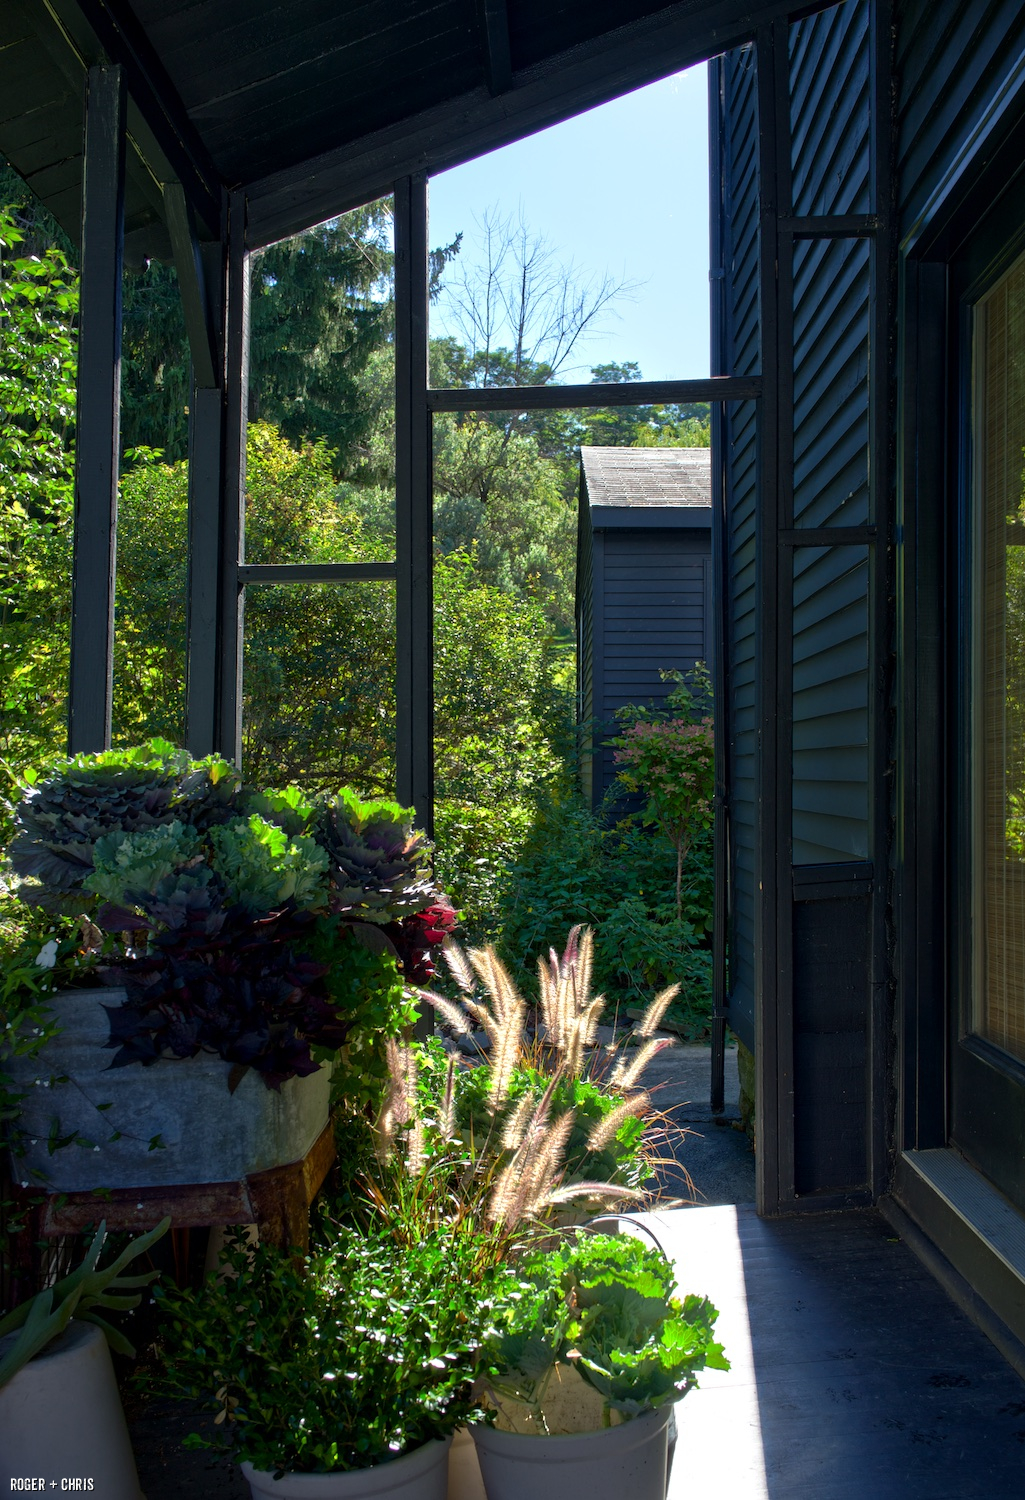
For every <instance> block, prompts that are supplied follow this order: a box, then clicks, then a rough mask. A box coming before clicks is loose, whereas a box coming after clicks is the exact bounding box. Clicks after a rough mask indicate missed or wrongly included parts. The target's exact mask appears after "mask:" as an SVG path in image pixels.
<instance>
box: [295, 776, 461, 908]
mask: <svg viewBox="0 0 1025 1500" xmlns="http://www.w3.org/2000/svg"><path fill="white" fill-rule="evenodd" d="M316 838H317V842H318V843H319V844H320V845H321V847H322V848H324V849H325V850H326V851H327V854H328V858H329V860H330V875H331V880H332V883H333V885H334V892H333V895H332V906H333V907H334V908H335V910H336V911H340V912H343V913H346V914H349V915H351V916H352V917H353V918H355V919H358V920H360V921H364V922H376V923H380V924H384V925H386V924H387V923H389V922H392V921H396V920H401V919H402V918H403V917H406V916H410V915H412V914H413V913H415V912H418V911H422V910H423V909H424V908H425V907H428V906H430V905H431V903H432V902H433V900H434V899H435V897H436V895H437V888H436V886H435V885H434V881H433V876H432V871H431V846H430V844H429V843H428V842H427V839H426V837H425V836H424V834H422V833H417V832H414V829H413V813H412V810H411V809H409V808H405V807H400V806H399V804H398V803H397V802H361V801H360V799H359V798H358V797H357V796H356V795H355V794H354V793H353V792H351V791H349V789H348V788H347V787H343V788H342V790H341V792H339V793H338V795H337V796H335V797H332V798H330V799H328V800H326V801H325V802H324V803H323V805H322V807H321V810H320V815H319V817H318V819H317V825H316Z"/></svg>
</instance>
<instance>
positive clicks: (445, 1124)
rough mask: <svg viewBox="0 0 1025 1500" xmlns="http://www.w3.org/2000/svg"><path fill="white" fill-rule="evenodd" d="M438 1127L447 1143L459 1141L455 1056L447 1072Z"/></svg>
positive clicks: (450, 1058)
mask: <svg viewBox="0 0 1025 1500" xmlns="http://www.w3.org/2000/svg"><path fill="white" fill-rule="evenodd" d="M438 1127H439V1129H440V1130H441V1133H442V1137H443V1138H444V1139H445V1140H446V1141H454V1140H456V1139H457V1137H458V1134H459V1132H458V1129H457V1127H456V1059H455V1056H454V1055H453V1056H450V1057H449V1060H448V1067H447V1068H446V1070H445V1091H444V1093H443V1094H442V1096H441V1110H440V1112H439V1117H438Z"/></svg>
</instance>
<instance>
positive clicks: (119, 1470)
mask: <svg viewBox="0 0 1025 1500" xmlns="http://www.w3.org/2000/svg"><path fill="white" fill-rule="evenodd" d="M11 1337H12V1338H14V1337H16V1335H11ZM3 1342H4V1343H6V1342H7V1341H6V1340H4V1341H3ZM30 1478H33V1479H37V1480H38V1479H41V1480H43V1488H44V1489H45V1490H46V1492H47V1494H49V1493H50V1484H51V1481H52V1482H53V1484H54V1490H55V1492H56V1493H59V1492H60V1490H61V1483H62V1481H63V1480H68V1479H89V1480H91V1481H92V1485H91V1488H92V1490H93V1492H94V1494H96V1495H97V1496H101V1495H102V1496H103V1500H143V1495H142V1492H141V1490H140V1489H139V1476H138V1474H137V1473H136V1470H135V1458H134V1456H133V1454H132V1445H131V1443H130V1441H129V1438H128V1428H127V1426H126V1424H125V1414H124V1412H123V1410H122V1408H121V1398H120V1396H119V1395H118V1390H117V1382H116V1381H115V1379H114V1367H113V1365H112V1364H111V1361H110V1350H109V1349H108V1348H107V1340H106V1339H105V1338H104V1336H103V1334H102V1333H101V1332H100V1330H99V1329H98V1328H97V1327H95V1325H94V1324H92V1323H77V1322H75V1321H74V1320H72V1322H71V1323H70V1325H69V1326H68V1328H67V1329H66V1330H65V1332H64V1333H62V1334H61V1336H60V1337H59V1338H57V1339H54V1341H53V1343H52V1344H48V1345H47V1347H46V1348H45V1349H43V1350H42V1351H41V1352H40V1353H39V1354H37V1355H36V1357H35V1359H32V1360H30V1361H29V1363H28V1364H27V1365H25V1366H24V1367H23V1368H22V1369H20V1370H19V1371H18V1373H17V1374H16V1375H14V1376H12V1378H11V1379H10V1380H9V1381H8V1382H7V1384H6V1385H3V1386H0V1492H2V1493H3V1494H5V1495H7V1494H10V1493H11V1491H12V1490H13V1488H14V1486H13V1484H12V1480H18V1479H30Z"/></svg>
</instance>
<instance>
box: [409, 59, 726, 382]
mask: <svg viewBox="0 0 1025 1500" xmlns="http://www.w3.org/2000/svg"><path fill="white" fill-rule="evenodd" d="M706 79H707V71H706V69H705V67H704V66H703V65H702V66H701V67H697V68H691V69H690V70H689V71H688V72H686V73H678V74H676V75H675V76H674V77H671V78H666V79H663V80H662V81H661V82H659V83H655V84H651V85H649V86H648V87H647V88H644V89H639V90H637V91H636V92H635V93H633V94H627V95H625V96H624V97H623V98H621V99H617V100H614V101H613V103H611V104H606V105H603V106H602V107H601V108H600V109H594V110H590V111H588V113H587V114H584V115H578V116H577V117H576V118H575V119H573V120H568V121H566V122H565V123H564V124H562V125H556V126H553V127H552V128H551V129H550V130H546V131H542V132H540V133H539V134H538V135H535V136H531V137H529V138H528V139H527V140H524V141H519V142H517V143H516V144H515V145H512V146H506V147H505V148H504V149H503V150H501V151H494V152H492V153H491V154H490V155H488V156H484V157H480V158H479V159H478V160H477V161H474V162H469V163H467V164H466V165H465V166H462V167H454V168H453V169H452V170H451V171H449V172H444V173H442V174H440V175H439V176H438V177H435V178H433V179H432V181H431V200H430V201H431V231H430V238H431V244H432V245H442V244H447V243H448V242H449V241H451V240H452V239H454V237H455V235H456V234H457V233H458V231H459V230H462V231H463V250H462V258H463V259H464V260H468V259H470V258H471V257H473V255H474V250H475V246H474V239H475V221H476V220H479V218H480V216H481V214H482V212H483V211H484V210H487V209H492V208H494V209H496V210H497V211H498V212H499V213H500V214H502V215H503V216H504V215H509V214H513V215H516V214H522V217H523V219H524V221H525V223H526V224H527V225H529V227H530V229H531V230H532V231H534V232H535V233H539V234H543V235H544V236H545V238H546V239H547V240H548V241H549V242H550V243H551V245H552V246H553V248H554V249H555V250H556V251H557V253H558V256H559V259H560V261H561V262H563V263H569V262H572V263H573V264H574V265H575V266H576V268H577V269H578V270H579V271H581V272H584V273H585V274H586V273H591V274H596V275H599V276H600V275H602V274H603V273H605V272H606V271H607V272H608V273H609V274H610V275H611V276H612V277H613V278H614V279H615V280H617V281H620V280H625V281H632V282H638V283H640V285H639V286H638V287H637V289H636V290H635V291H634V292H633V293H632V295H631V297H630V298H629V300H627V299H623V300H620V301H619V302H618V303H617V304H616V312H615V313H610V315H609V316H608V317H607V318H606V320H605V322H604V324H603V326H602V329H601V332H600V333H599V334H598V335H596V336H594V337H592V338H590V339H589V340H588V342H587V343H586V344H581V345H580V346H579V351H580V352H579V355H577V354H576V352H575V353H574V356H573V364H574V368H573V369H569V368H567V369H565V370H563V372H562V375H561V378H562V379H563V380H574V379H578V380H587V379H589V373H588V372H589V369H590V366H591V365H594V364H598V363H605V362H607V361H611V360H616V361H626V360H631V359H632V360H636V361H637V363H638V364H639V365H640V367H641V372H642V374H643V376H644V378H645V379H647V380H659V379H670V378H677V379H682V378H686V377H688V376H701V375H707V373H708V364H709V360H708V145H707V136H708V121H707V93H706ZM431 331H432V333H435V334H437V333H443V332H445V331H446V329H445V326H444V311H443V308H436V309H435V310H434V312H433V314H432V324H431Z"/></svg>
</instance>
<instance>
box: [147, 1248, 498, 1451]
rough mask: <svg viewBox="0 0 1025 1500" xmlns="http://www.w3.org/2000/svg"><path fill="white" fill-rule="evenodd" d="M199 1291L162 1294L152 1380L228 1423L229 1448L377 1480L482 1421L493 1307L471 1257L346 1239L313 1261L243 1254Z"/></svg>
mask: <svg viewBox="0 0 1025 1500" xmlns="http://www.w3.org/2000/svg"><path fill="white" fill-rule="evenodd" d="M222 1267H223V1274H222V1276H221V1278H220V1279H219V1280H217V1281H214V1280H213V1279H212V1278H209V1279H208V1280H207V1281H206V1283H205V1285H204V1286H203V1287H202V1289H201V1290H200V1291H198V1292H190V1291H177V1290H175V1289H173V1288H159V1289H158V1290H157V1293H156V1296H157V1299H158V1301H159V1303H160V1306H161V1310H162V1313H163V1320H162V1328H161V1350H160V1360H159V1364H158V1365H157V1366H156V1367H155V1369H154V1371H153V1374H152V1375H151V1377H150V1380H149V1382H148V1384H149V1385H150V1388H151V1389H155V1390H156V1391H157V1392H158V1393H159V1394H161V1395H167V1396H173V1397H189V1398H194V1399H195V1398H198V1399H199V1400H201V1401H202V1402H203V1404H204V1405H205V1406H206V1407H207V1409H209V1410H213V1411H215V1412H216V1416H215V1419H214V1420H215V1423H216V1425H217V1426H218V1428H219V1433H218V1436H217V1437H216V1438H214V1439H208V1438H204V1437H199V1436H194V1437H193V1438H191V1439H189V1440H188V1444H189V1446H191V1447H225V1448H230V1450H231V1451H232V1452H233V1454H234V1455H235V1457H236V1458H238V1459H240V1460H245V1459H248V1460H249V1462H250V1463H252V1464H253V1465H254V1467H255V1468H257V1469H262V1470H275V1471H277V1472H279V1473H280V1472H282V1471H287V1472H290V1473H311V1472H318V1471H326V1472H328V1473H332V1472H334V1471H336V1470H349V1469H364V1468H369V1467H370V1466H371V1465H373V1464H376V1463H381V1462H385V1461H386V1460H387V1459H389V1458H394V1457H396V1456H397V1455H399V1454H402V1453H407V1452H409V1451H410V1450H412V1449H414V1448H418V1447H420V1446H422V1444H424V1443H427V1442H430V1441H431V1440H432V1439H436V1438H443V1437H447V1436H448V1435H449V1433H451V1432H452V1431H453V1430H454V1429H455V1428H456V1427H458V1426H461V1425H462V1424H463V1423H465V1422H468V1421H473V1420H475V1419H476V1418H478V1417H480V1416H481V1415H482V1413H481V1411H480V1408H479V1407H478V1405H477V1402H476V1400H475V1397H474V1395H473V1392H472V1389H471V1386H472V1381H473V1377H474V1374H475V1372H476V1367H477V1360H478V1350H479V1348H480V1344H481V1341H482V1338H483V1335H484V1332H485V1329H486V1327H487V1323H488V1320H489V1318H490V1312H491V1303H490V1299H489V1295H488V1289H487V1287H486V1286H482V1285H481V1282H480V1277H479V1274H478V1272H477V1268H476V1266H475V1265H474V1263H473V1258H472V1246H471V1245H470V1243H469V1242H468V1241H467V1240H465V1239H463V1238H461V1237H459V1236H457V1235H454V1234H450V1233H449V1234H446V1233H443V1232H442V1233H438V1234H437V1235H435V1236H433V1237H431V1238H430V1239H428V1240H424V1241H422V1242H420V1243H416V1244H402V1245H400V1244H397V1243H396V1241H395V1240H394V1239H392V1238H390V1237H388V1236H387V1235H383V1234H373V1233H372V1234H369V1235H368V1236H366V1237H360V1236H357V1235H356V1234H354V1233H353V1232H352V1231H351V1230H339V1231H338V1233H337V1236H336V1238H335V1241H334V1243H333V1244H332V1246H331V1247H330V1248H329V1249H327V1250H325V1251H324V1252H322V1253H321V1254H319V1255H315V1256H313V1257H311V1258H310V1259H309V1260H307V1261H305V1262H300V1261H298V1260H297V1258H296V1257H295V1256H294V1255H292V1256H289V1255H285V1254H282V1253H280V1252H278V1251H275V1250H273V1249H271V1248H270V1247H269V1246H267V1245H259V1246H256V1247H255V1248H254V1247H251V1246H249V1245H246V1244H243V1243H239V1242H235V1243H233V1244H229V1247H228V1250H227V1252H226V1254H225V1256H224V1257H223V1260H222Z"/></svg>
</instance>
